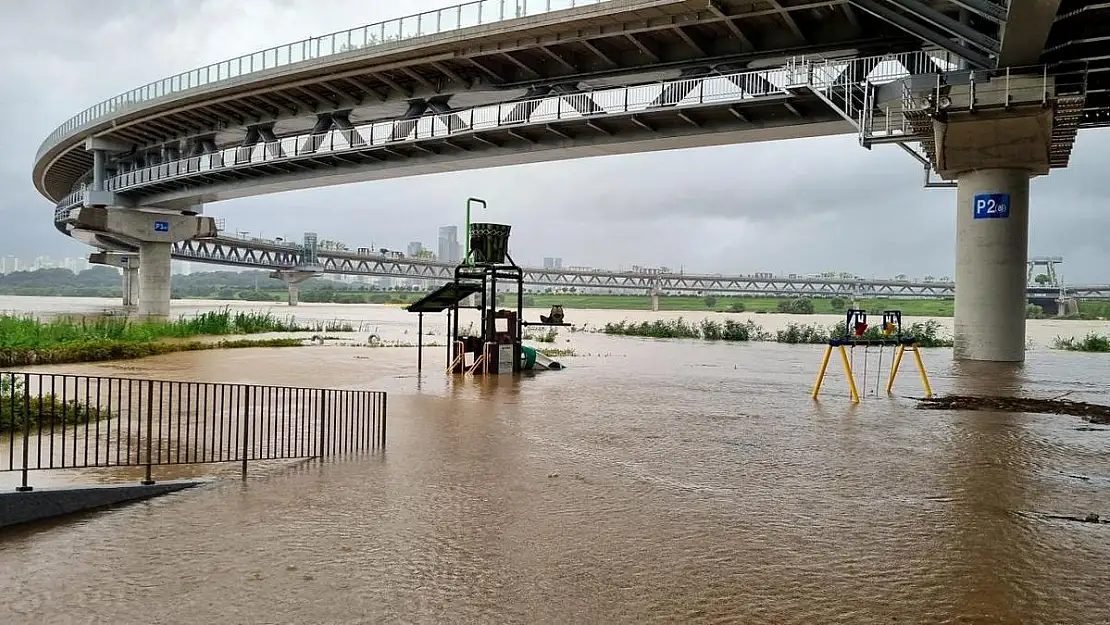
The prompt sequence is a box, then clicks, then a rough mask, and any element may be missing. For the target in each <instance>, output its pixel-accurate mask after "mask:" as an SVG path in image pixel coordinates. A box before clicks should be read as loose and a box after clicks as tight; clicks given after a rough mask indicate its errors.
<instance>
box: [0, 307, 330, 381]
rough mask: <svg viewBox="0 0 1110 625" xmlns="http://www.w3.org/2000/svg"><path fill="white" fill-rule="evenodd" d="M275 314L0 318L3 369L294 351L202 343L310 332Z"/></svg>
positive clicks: (248, 342)
mask: <svg viewBox="0 0 1110 625" xmlns="http://www.w3.org/2000/svg"><path fill="white" fill-rule="evenodd" d="M312 329H313V328H312V327H307V326H301V325H298V324H297V322H296V321H295V320H294V319H292V318H289V319H280V318H278V317H276V316H274V315H273V314H271V313H264V312H237V313H232V312H231V311H229V310H227V309H226V308H225V309H223V310H219V311H212V312H207V313H202V314H199V315H196V316H194V317H190V318H184V317H183V318H181V319H178V320H175V321H164V322H159V321H154V322H134V321H128V320H127V319H125V318H120V317H91V318H90V317H61V318H57V319H53V320H51V321H42V320H39V319H36V318H34V317H31V316H13V315H0V366H3V367H15V366H23V365H42V364H61V363H72V362H97V361H103V360H124V359H131V358H143V357H146V356H155V355H158V354H166V353H171V352H181V351H196V350H202V349H224V348H241V347H290V346H295V345H300V344H301V341H300V340H299V339H293V338H277V339H263V340H252V339H241V340H223V341H200V340H188V339H197V338H199V337H203V336H229V335H243V334H261V333H267V332H302V331H311V330H312Z"/></svg>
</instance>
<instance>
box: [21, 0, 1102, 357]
mask: <svg viewBox="0 0 1110 625" xmlns="http://www.w3.org/2000/svg"><path fill="white" fill-rule="evenodd" d="M1108 77H1110V5H1108V4H1106V3H1101V2H1095V1H1093V0H1010V2H1007V3H998V2H995V1H994V0H844V1H839V0H837V1H825V2H808V1H805V0H508V1H506V0H482V1H480V2H471V3H468V4H463V5H459V6H455V7H449V8H446V9H441V10H438V11H432V12H428V13H424V14H421V15H416V16H411V17H406V18H402V19H397V20H390V21H387V22H383V23H378V24H371V25H367V26H360V27H357V28H354V29H351V30H348V31H343V32H340V33H333V34H329V35H326V36H323V37H315V38H310V39H306V40H303V41H298V42H294V43H291V44H286V45H282V46H278V47H275V48H271V49H268V50H263V51H260V52H255V53H252V54H247V55H244V56H241V57H237V58H235V59H230V60H228V61H224V62H221V63H216V64H213V65H209V66H206V67H203V68H198V69H195V70H191V71H187V72H184V73H182V74H179V75H177V76H173V77H169V78H165V79H160V80H157V81H155V82H152V83H150V84H148V85H145V86H143V87H140V88H137V89H134V90H132V91H130V92H128V93H125V94H121V95H118V96H116V97H113V98H111V99H109V100H106V101H104V102H101V103H99V104H97V105H95V106H93V107H90V108H89V109H86V110H84V111H82V112H80V113H78V114H76V115H75V116H74V117H73V118H71V119H70V120H68V121H66V122H65V123H64V124H62V126H60V127H59V128H58V129H57V130H55V131H54V132H53V133H52V134H51V135H50V136H49V137H48V138H47V139H46V141H45V142H44V143H43V144H42V146H41V147H40V149H39V151H38V153H37V155H36V158H35V164H34V168H33V181H34V184H35V186H36V187H37V188H38V190H39V191H40V192H41V193H42V194H43V195H44V196H45V197H47V198H49V199H50V200H52V201H53V202H54V203H55V207H56V209H57V213H56V216H60V217H58V218H56V219H55V224H56V225H57V226H58V228H59V230H60V231H62V232H63V233H65V234H67V235H70V236H74V237H78V238H79V239H81V240H83V241H86V242H88V243H89V244H91V245H93V246H95V247H97V248H99V249H101V250H106V251H121V252H133V251H136V250H137V251H138V253H139V255H140V256H141V257H142V258H141V267H142V269H141V271H140V276H139V282H141V284H142V288H140V289H139V291H140V294H139V296H138V297H139V309H140V314H144V315H153V316H163V315H165V314H167V313H168V306H169V288H168V283H169V259H170V255H171V246H172V245H174V244H179V243H181V242H183V241H187V240H192V239H196V238H204V237H212V236H214V235H215V234H216V233H215V229H214V226H213V224H212V220H211V218H209V217H204V216H203V215H202V213H203V207H204V204H207V203H212V202H217V201H220V200H225V199H231V198H237V197H244V196H248V195H257V194H262V193H273V192H279V191H286V190H292V189H303V188H308V187H314V186H322V185H332V184H342V183H349V182H357V181H365V180H375V179H383V178H394V177H400V176H409V175H419V174H425V173H434V172H447V171H458V170H462V169H471V168H479V167H494V166H503V165H512V164H519V163H526V162H540V161H550V160H558V159H567V158H578V157H586V156H594V155H601V154H619V153H629V152H644V151H652V150H663V149H675V148H688V147H697V146H706V145H722V144H732V143H743V142H752V141H768V140H777V139H784V138H792V137H795V138H796V137H812V136H821V135H830V134H841V133H856V134H858V136H859V138H860V142H861V144H862V145H864V146H866V147H870V146H872V145H877V144H884V143H894V144H897V145H899V146H901V147H902V148H903V149H904V150H905V151H907V152H908V153H909V154H910V155H912V156H913V157H914V158H916V159H917V160H918V161H919V162H920V163H921V165H922V167H923V171H924V173H925V180H926V183H927V184H928V185H930V186H952V185H955V184H959V185H961V186H960V189H961V190H960V193H959V202H960V205H961V208H960V213H959V214H960V215H961V218H960V220H959V221H958V223H959V228H958V233H957V258H958V262H957V275H956V282H957V283H958V284H960V285H961V287H960V289H959V290H958V292H957V295H956V301H957V303H956V309H957V320H956V334H957V337H956V338H957V340H956V343H957V348H956V355H957V357H960V358H972V359H984V360H1021V359H1022V358H1023V357H1024V356H1023V351H1022V350H1023V346H1024V338H1023V337H1024V302H1025V299H1026V293H1025V282H1024V270H1025V257H1026V251H1025V237H1026V231H1027V227H1028V226H1027V221H1028V179H1029V177H1030V176H1033V175H1044V174H1047V173H1048V172H1049V171H1050V170H1051V169H1053V168H1059V167H1065V166H1066V165H1067V164H1068V162H1069V158H1070V152H1071V147H1072V144H1073V142H1074V140H1075V137H1076V133H1077V132H1078V131H1079V130H1080V129H1082V128H1093V127H1098V126H1104V125H1106V124H1107V123H1108V122H1110V114H1108V113H1110V95H1108V94H1110V80H1108ZM934 174H935V175H936V176H939V177H940V179H941V180H942V182H939V183H938V182H933V180H932V177H933V175H934ZM986 197H991V198H995V201H996V202H1000V201H1002V198H1005V209H1006V210H1005V216H1004V218H1003V219H997V218H994V217H995V215H994V214H993V213H992V215H991V218H990V219H983V220H980V219H979V218H978V217H980V215H978V213H976V215H975V216H974V219H975V221H972V219H973V216H972V214H971V213H972V206H973V204H974V202H977V201H978V198H986ZM985 201H986V200H984V202H985ZM964 213H967V215H964ZM984 216H985V215H984ZM964 217H966V219H964ZM1019 276H1020V279H1019ZM1000 311H1003V312H1000ZM1000 315H1001V317H1000ZM1000 318H1004V319H1005V320H1006V321H1005V322H1000V321H999V319H1000Z"/></svg>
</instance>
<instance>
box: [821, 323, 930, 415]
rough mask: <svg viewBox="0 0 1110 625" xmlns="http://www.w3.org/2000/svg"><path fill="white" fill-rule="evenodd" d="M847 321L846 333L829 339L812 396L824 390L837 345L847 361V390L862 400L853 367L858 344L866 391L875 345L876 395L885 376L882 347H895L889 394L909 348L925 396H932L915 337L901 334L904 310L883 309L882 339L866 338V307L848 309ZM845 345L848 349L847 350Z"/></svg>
mask: <svg viewBox="0 0 1110 625" xmlns="http://www.w3.org/2000/svg"><path fill="white" fill-rule="evenodd" d="M844 321H845V323H844V335H843V336H842V337H839V338H830V339H829V344H828V347H826V348H825V356H824V358H822V360H821V370H820V372H818V374H817V381H816V382H815V383H814V384H813V393H812V397H813V399H815V400H816V399H817V395H818V394H819V393H820V392H821V383H822V382H823V381H824V380H825V373H826V372H827V371H828V368H829V360H830V359H831V358H832V353H833V349H834V348H835V349H837V350H838V351H839V352H840V360H841V362H842V363H843V364H844V376H845V377H846V378H848V391H849V392H850V393H851V396H852V402H853V403H857V404H858V403H859V389H858V387H857V386H856V377H855V373H854V369H853V365H854V361H855V350H856V347H857V346H863V383H864V385H865V386H864V391H866V390H867V388H866V385H867V384H868V381H867V361H868V357H869V355H870V354H869V350H870V348H872V347H876V346H877V347H878V348H879V363H878V366H877V367H876V369H877V371H876V373H875V394H876V395H877V394H878V393H879V384H880V382H881V378H882V368H883V348H885V347H888V346H889V347H896V348H897V351H895V352H894V356H893V361H892V362H891V364H890V375H889V376H888V377H887V383H886V392H887V394H888V395H889V394H890V392H891V389H893V388H894V379H895V378H896V377H897V376H898V369H899V368H900V367H901V366H902V357H903V356H904V355H905V353H906V350H907V349H908V350H909V351H912V352H913V357H914V360H915V361H916V362H917V372H918V373H919V374H920V375H921V385H922V387H924V389H925V396H926V397H932V396H933V388H932V386H930V385H929V376H928V374H926V373H925V363H923V362H922V361H921V352H920V351H919V350H918V348H917V341H916V340H914V338H913V337H912V336H909V337H904V336H902V312H901V311H899V310H884V311H883V323H882V325H881V326H879V338H867V337H866V334H867V329H868V326H867V311H866V310H860V309H856V308H851V309H849V310H848V312H847V315H846V318H845V320H844ZM845 347H847V348H848V349H847V350H846V349H845ZM849 350H850V351H849ZM849 354H850V355H849Z"/></svg>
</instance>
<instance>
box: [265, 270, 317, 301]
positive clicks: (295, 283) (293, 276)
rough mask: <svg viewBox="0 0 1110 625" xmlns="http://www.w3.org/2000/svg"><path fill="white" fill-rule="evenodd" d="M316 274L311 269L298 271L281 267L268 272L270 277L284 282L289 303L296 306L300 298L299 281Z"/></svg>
mask: <svg viewBox="0 0 1110 625" xmlns="http://www.w3.org/2000/svg"><path fill="white" fill-rule="evenodd" d="M315 275H316V274H315V273H314V272H311V271H299V270H296V269H293V270H289V269H281V270H278V271H274V272H271V273H270V277H271V278H277V279H278V280H281V281H282V282H284V283H285V288H287V289H289V305H290V306H296V305H297V303H298V302H299V301H300V298H301V283H302V282H304V281H305V280H308V279H309V278H311V277H313V276H315Z"/></svg>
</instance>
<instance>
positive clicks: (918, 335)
mask: <svg viewBox="0 0 1110 625" xmlns="http://www.w3.org/2000/svg"><path fill="white" fill-rule="evenodd" d="M601 331H602V332H603V333H604V334H612V335H617V336H641V337H648V338H659V339H702V340H706V341H770V342H775V343H788V344H823V343H826V342H828V340H829V338H830V337H840V336H844V322H839V323H836V324H833V325H831V326H828V327H824V326H821V325H819V324H798V323H791V324H789V325H787V326H786V328H785V329H782V330H779V331H777V332H774V333H772V332H768V331H766V330H764V329H763V327H762V326H760V325H759V324H757V323H755V322H754V321H751V320H748V321H743V322H741V321H735V320H733V319H726V320H724V321H723V322H719V321H716V320H713V319H704V320H702V321H701V322H700V323H696V324H695V323H690V322H688V321H686V320H684V319H682V318H681V317H680V318H678V319H668V320H656V321H642V322H640V323H629V322H627V321H621V322H619V323H607V324H605V327H604V328H602V330H601ZM902 336H905V337H913V338H914V340H916V341H917V343H918V345H920V346H921V347H951V346H952V339H951V338H949V337H948V336H945V335H943V334H941V328H940V324H939V323H937V322H936V321H933V320H929V321H925V322H922V323H912V324H909V325H908V326H903V328H902ZM861 338H865V339H879V338H882V336H881V334H880V332H879V329H878V328H877V327H872V328H868V330H867V332H865V333H864V335H863V337H861Z"/></svg>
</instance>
